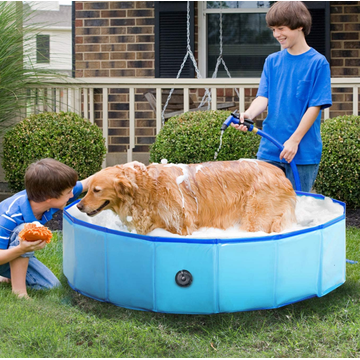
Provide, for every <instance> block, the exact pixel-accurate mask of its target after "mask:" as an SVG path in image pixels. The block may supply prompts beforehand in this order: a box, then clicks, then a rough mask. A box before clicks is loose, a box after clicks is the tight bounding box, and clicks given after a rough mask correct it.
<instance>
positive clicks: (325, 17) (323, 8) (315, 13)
mask: <svg viewBox="0 0 360 360" xmlns="http://www.w3.org/2000/svg"><path fill="white" fill-rule="evenodd" d="M304 4H305V5H306V7H307V8H308V10H309V12H310V14H311V16H312V26H311V32H310V34H309V35H308V36H307V37H306V41H307V43H308V45H309V46H311V47H313V48H314V49H315V50H317V51H318V52H319V53H320V54H323V55H324V56H325V57H326V58H327V60H328V61H329V62H330V3H329V1H304Z"/></svg>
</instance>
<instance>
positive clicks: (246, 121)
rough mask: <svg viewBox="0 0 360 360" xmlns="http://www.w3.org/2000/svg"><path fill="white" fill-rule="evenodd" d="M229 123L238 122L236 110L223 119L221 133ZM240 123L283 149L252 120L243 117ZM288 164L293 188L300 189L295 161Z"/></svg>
mask: <svg viewBox="0 0 360 360" xmlns="http://www.w3.org/2000/svg"><path fill="white" fill-rule="evenodd" d="M231 123H234V124H240V114H239V112H238V111H237V110H236V111H234V112H233V113H231V115H230V116H229V117H228V118H227V119H226V120H225V121H224V123H223V124H222V126H221V134H223V133H224V131H225V130H226V129H227V127H228V126H229V125H230V124H231ZM241 124H242V125H244V126H246V127H247V129H248V131H251V132H253V133H255V134H257V135H260V136H262V137H264V138H265V139H267V140H269V141H271V142H272V143H273V144H274V145H275V146H276V147H277V148H278V149H279V150H280V151H283V149H284V146H283V145H282V144H280V143H279V142H278V141H277V140H276V139H274V138H273V137H271V136H270V135H269V134H266V133H265V132H263V131H262V130H260V129H258V128H257V127H255V126H254V122H253V121H252V120H251V119H244V122H241ZM219 149H220V148H219ZM218 151H219V150H218ZM216 155H217V153H216ZM290 166H291V170H292V172H293V175H294V180H295V190H298V191H301V184H300V178H299V173H298V171H297V167H296V164H295V162H294V161H291V162H290Z"/></svg>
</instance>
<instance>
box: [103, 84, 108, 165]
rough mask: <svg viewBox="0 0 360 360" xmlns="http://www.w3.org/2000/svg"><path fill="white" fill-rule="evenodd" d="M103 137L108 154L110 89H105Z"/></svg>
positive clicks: (104, 163) (104, 162)
mask: <svg viewBox="0 0 360 360" xmlns="http://www.w3.org/2000/svg"><path fill="white" fill-rule="evenodd" d="M102 92H103V137H104V138H105V147H106V153H107V152H108V150H109V143H108V137H109V136H108V120H109V113H108V88H106V87H104V88H103V91H102ZM102 167H103V168H105V167H106V157H105V160H104V161H103V163H102Z"/></svg>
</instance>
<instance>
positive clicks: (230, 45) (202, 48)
mask: <svg viewBox="0 0 360 360" xmlns="http://www.w3.org/2000/svg"><path fill="white" fill-rule="evenodd" d="M272 3H273V1H202V2H199V13H198V19H199V67H200V71H201V73H202V74H206V76H207V77H211V76H212V75H213V73H214V70H215V66H216V60H217V58H218V56H219V54H220V24H221V23H220V21H221V20H220V14H221V16H222V47H223V59H224V61H225V64H226V66H227V67H228V69H229V72H230V75H231V76H232V77H260V75H261V72H262V68H263V65H264V62H265V59H266V57H267V56H268V55H270V54H271V53H274V52H276V51H279V50H281V47H280V44H279V43H278V42H277V40H276V39H275V38H274V37H273V35H272V32H271V30H270V29H268V27H267V26H266V21H265V16H266V13H267V11H268V10H269V8H270V6H271V5H272ZM304 3H305V5H306V6H307V7H308V8H309V11H310V13H311V15H312V17H313V25H312V31H311V33H310V34H309V36H308V37H307V39H306V40H307V42H308V44H309V45H310V46H312V47H313V48H315V49H316V50H317V51H319V52H320V53H322V54H323V55H325V56H326V57H327V58H328V60H329V49H330V47H329V44H330V37H329V34H330V33H329V29H330V24H329V18H330V15H329V14H330V11H329V2H328V1H307V2H304ZM227 76H228V75H227V73H226V70H225V69H224V67H223V65H220V66H219V70H218V73H217V77H227Z"/></svg>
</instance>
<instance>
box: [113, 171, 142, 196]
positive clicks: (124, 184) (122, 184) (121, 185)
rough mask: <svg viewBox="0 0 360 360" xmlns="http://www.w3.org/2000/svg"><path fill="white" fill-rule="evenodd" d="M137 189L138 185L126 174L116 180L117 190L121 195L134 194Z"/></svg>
mask: <svg viewBox="0 0 360 360" xmlns="http://www.w3.org/2000/svg"><path fill="white" fill-rule="evenodd" d="M137 189H138V186H137V185H136V184H135V183H134V182H133V181H131V180H129V179H128V178H126V177H124V176H120V177H118V178H117V179H116V180H115V190H116V194H117V195H118V196H119V197H121V196H123V195H130V196H134V194H135V192H136V190H137Z"/></svg>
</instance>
